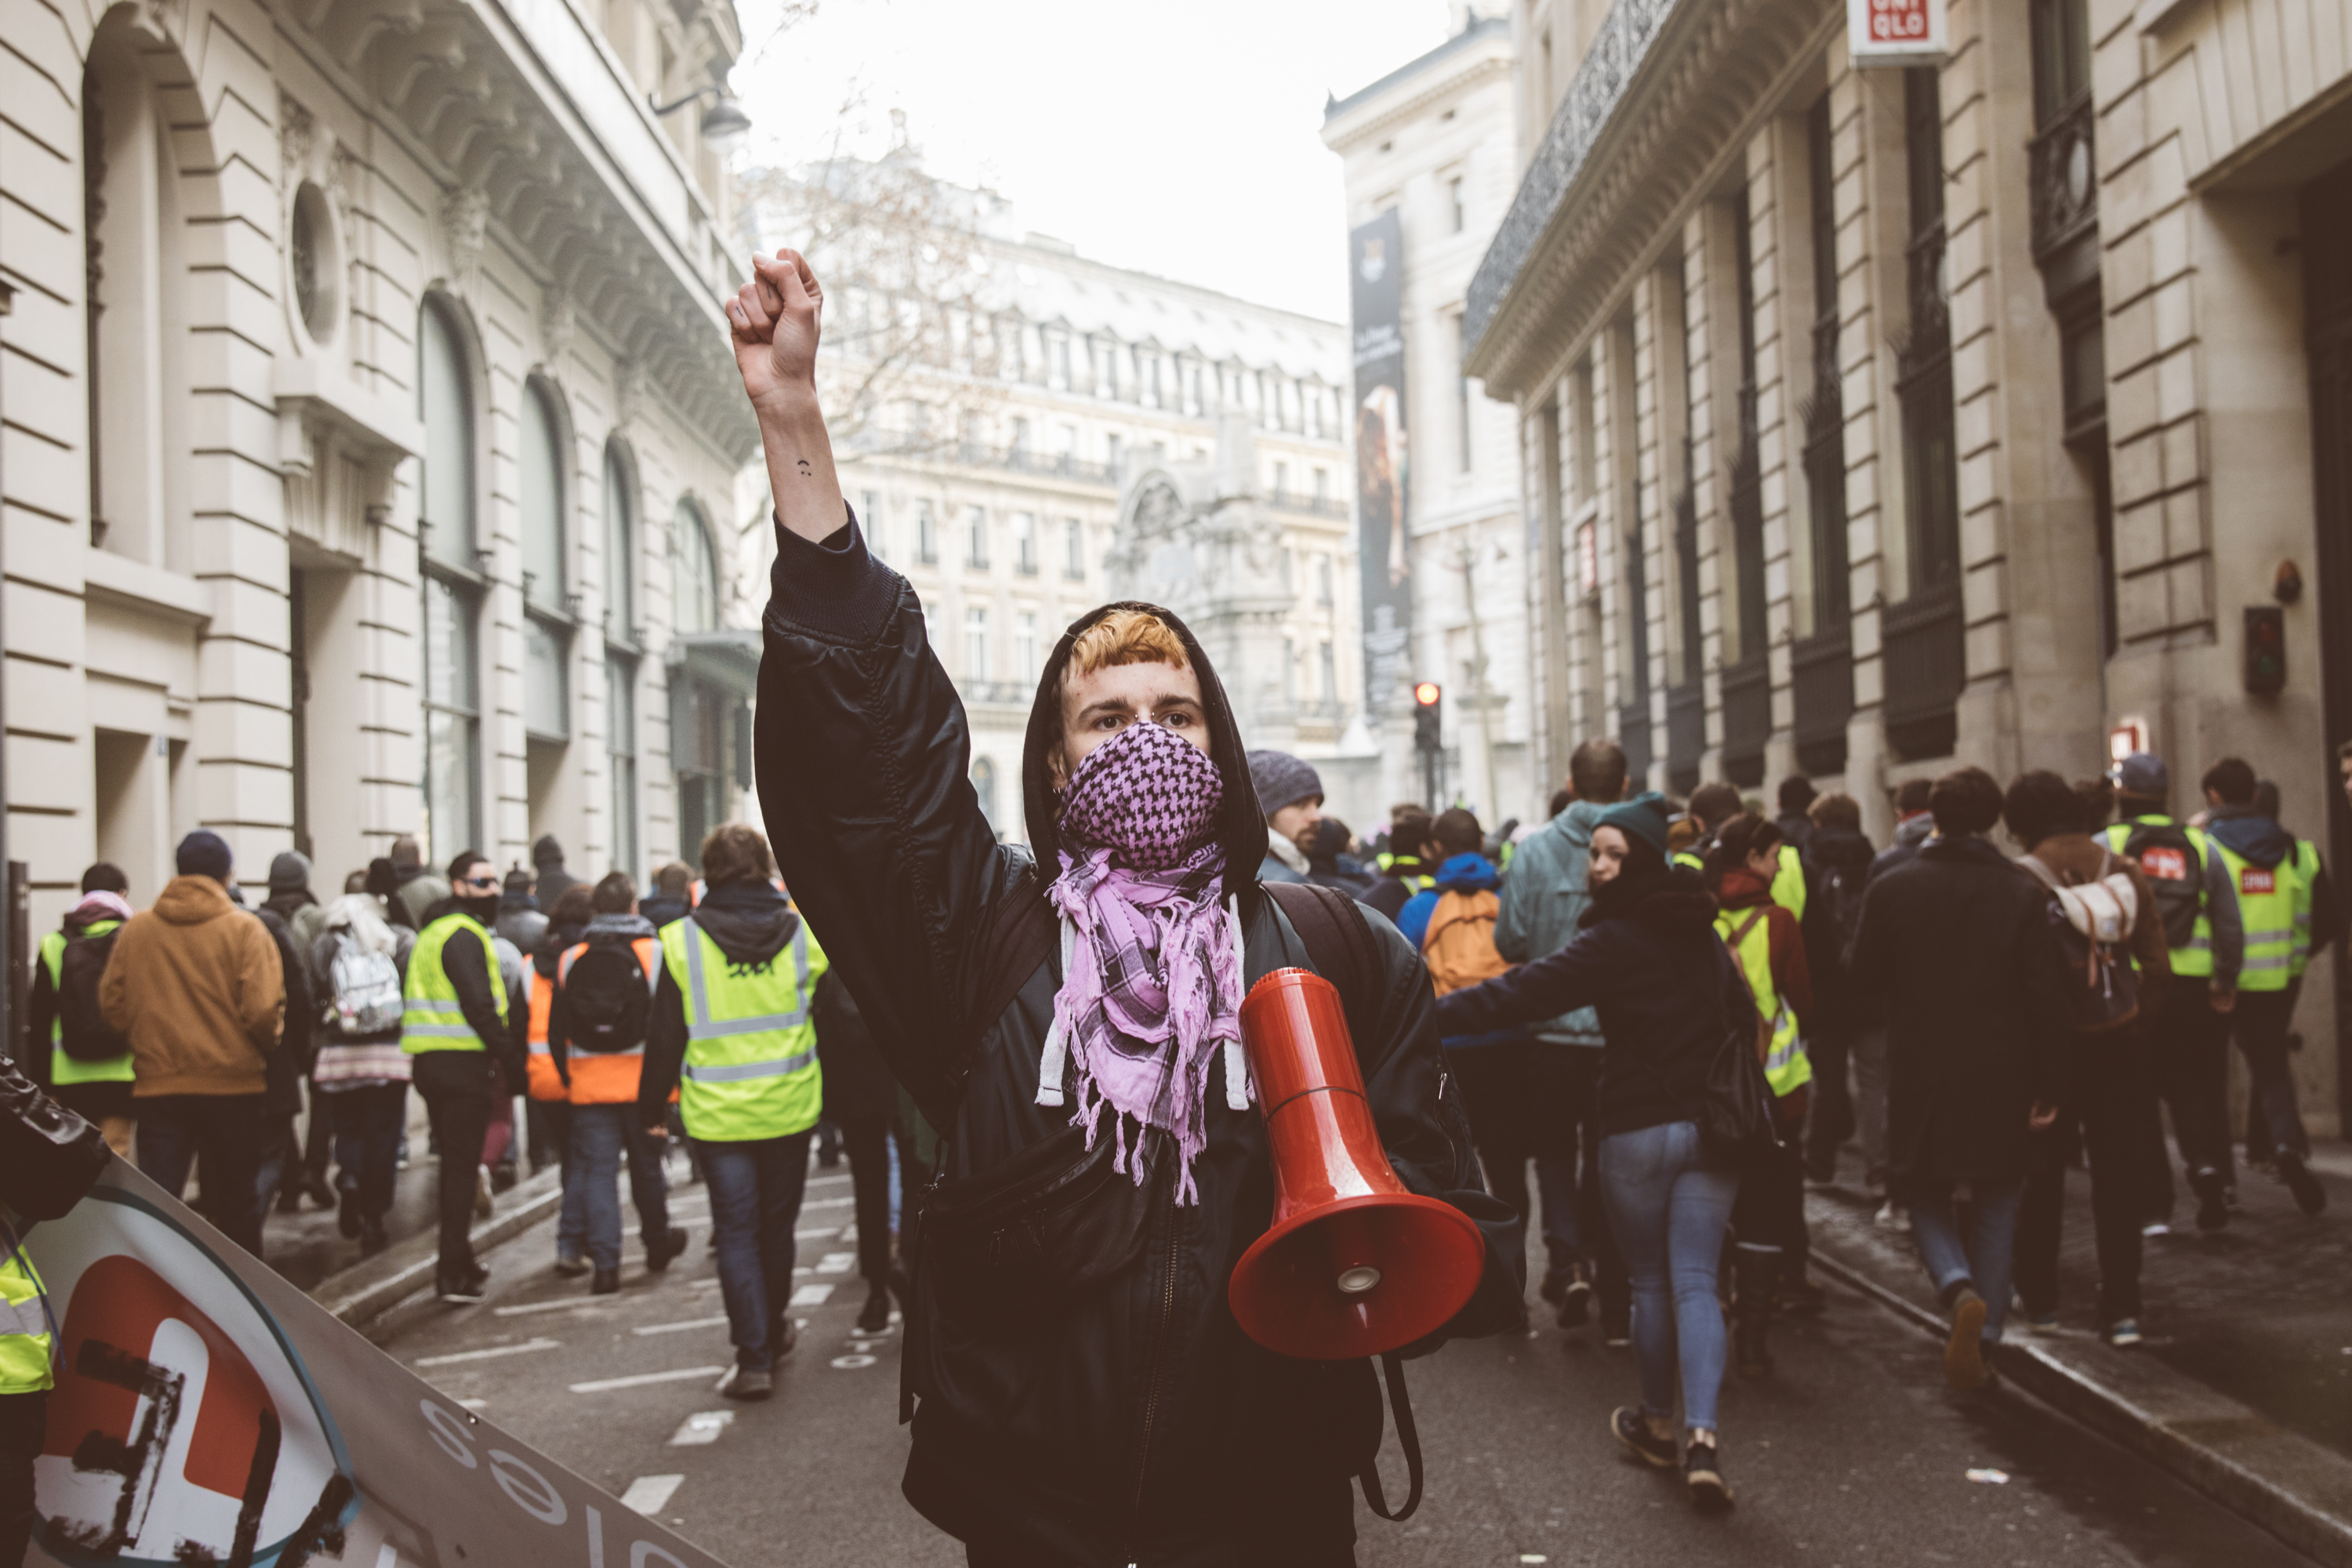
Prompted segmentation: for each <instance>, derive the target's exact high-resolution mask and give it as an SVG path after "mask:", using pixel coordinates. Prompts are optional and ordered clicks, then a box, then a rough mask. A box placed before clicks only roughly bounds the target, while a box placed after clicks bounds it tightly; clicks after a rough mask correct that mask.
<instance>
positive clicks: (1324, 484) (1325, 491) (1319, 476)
mask: <svg viewBox="0 0 2352 1568" xmlns="http://www.w3.org/2000/svg"><path fill="white" fill-rule="evenodd" d="M1316 406H1318V407H1320V406H1322V405H1321V404H1320V403H1319V402H1318V404H1317V405H1316ZM1330 499H1331V470H1330V469H1328V468H1318V469H1316V470H1315V506H1316V510H1318V511H1319V510H1322V507H1323V504H1324V503H1325V502H1326V501H1328V500H1330Z"/></svg>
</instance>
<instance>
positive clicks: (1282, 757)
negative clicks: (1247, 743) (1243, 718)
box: [1249, 752, 1323, 882]
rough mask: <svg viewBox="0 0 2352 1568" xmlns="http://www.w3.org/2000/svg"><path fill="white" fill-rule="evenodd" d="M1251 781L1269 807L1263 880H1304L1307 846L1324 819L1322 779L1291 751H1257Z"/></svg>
mask: <svg viewBox="0 0 2352 1568" xmlns="http://www.w3.org/2000/svg"><path fill="white" fill-rule="evenodd" d="M1249 771H1250V784H1252V786H1253V787H1255V789H1256V791H1257V801H1258V805H1260V806H1261V807H1262V808H1264V810H1265V860H1264V861H1263V862H1261V863H1260V864H1259V866H1258V868H1257V875H1258V880H1260V881H1261V882H1304V881H1306V880H1307V869H1308V867H1307V846H1309V845H1310V844H1312V843H1313V842H1314V839H1315V829H1316V827H1317V826H1318V825H1319V824H1320V823H1321V822H1322V820H1323V781H1322V779H1321V778H1319V777H1318V776H1317V774H1316V772H1315V770H1314V769H1313V768H1311V767H1309V766H1308V765H1307V763H1302V762H1300V761H1299V760H1298V759H1297V757H1294V756H1292V755H1291V754H1290V753H1289V752H1251V753H1250V754H1249Z"/></svg>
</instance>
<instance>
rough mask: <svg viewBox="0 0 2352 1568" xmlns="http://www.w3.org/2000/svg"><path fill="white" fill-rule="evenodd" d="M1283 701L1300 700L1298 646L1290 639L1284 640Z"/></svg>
mask: <svg viewBox="0 0 2352 1568" xmlns="http://www.w3.org/2000/svg"><path fill="white" fill-rule="evenodd" d="M1282 700H1284V701H1285V702H1296V701H1297V700H1298V644H1297V641H1296V640H1295V639H1293V638H1290V637H1285V638H1283V639H1282Z"/></svg>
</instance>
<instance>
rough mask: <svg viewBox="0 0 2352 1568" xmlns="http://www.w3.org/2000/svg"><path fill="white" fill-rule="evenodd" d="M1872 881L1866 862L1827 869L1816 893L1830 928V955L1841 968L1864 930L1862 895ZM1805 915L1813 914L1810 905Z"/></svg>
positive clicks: (1814, 899)
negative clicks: (1855, 938)
mask: <svg viewBox="0 0 2352 1568" xmlns="http://www.w3.org/2000/svg"><path fill="white" fill-rule="evenodd" d="M1869 880H1870V865H1869V863H1868V862H1867V861H1865V862H1864V863H1863V864H1862V865H1860V866H1827V867H1824V868H1822V879H1821V885H1820V886H1819V887H1818V888H1817V889H1814V892H1813V902H1814V903H1816V904H1818V905H1819V906H1820V907H1821V911H1822V912H1821V919H1822V921H1824V922H1826V924H1827V926H1828V929H1829V932H1830V941H1831V942H1832V947H1831V949H1830V952H1832V954H1834V955H1835V957H1836V959H1837V962H1838V963H1839V964H1840V965H1841V966H1843V964H1844V963H1845V962H1846V959H1847V955H1848V954H1850V953H1852V952H1853V939H1854V937H1855V935H1856V934H1857V933H1858V932H1859V931H1861V930H1862V895H1863V891H1864V885H1865V884H1867V883H1868V881H1869ZM1806 912H1807V913H1809V914H1810V913H1811V906H1808V908H1807V911H1806Z"/></svg>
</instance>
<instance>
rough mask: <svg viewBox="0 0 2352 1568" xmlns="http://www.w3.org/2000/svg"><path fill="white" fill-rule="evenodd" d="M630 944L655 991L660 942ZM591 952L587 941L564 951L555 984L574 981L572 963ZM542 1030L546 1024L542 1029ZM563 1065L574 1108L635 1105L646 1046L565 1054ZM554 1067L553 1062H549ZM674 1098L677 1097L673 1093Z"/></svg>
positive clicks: (643, 940)
mask: <svg viewBox="0 0 2352 1568" xmlns="http://www.w3.org/2000/svg"><path fill="white" fill-rule="evenodd" d="M629 945H630V946H631V947H633V948H635V950H636V954H637V963H639V964H641V965H642V966H643V967H644V969H645V972H646V989H647V990H648V991H650V990H652V989H653V987H654V985H655V984H656V982H657V981H658V980H659V979H660V978H661V940H660V939H659V938H658V937H650V936H641V937H639V938H637V939H636V940H635V942H631V943H629ZM587 951H588V944H587V943H586V942H579V943H577V944H575V945H573V946H572V947H570V948H567V949H566V950H565V951H564V954H563V956H562V958H560V959H558V960H556V963H555V984H557V985H558V986H561V985H562V984H563V983H564V982H565V981H567V980H569V979H571V978H572V960H574V959H576V958H578V957H579V956H580V955H581V954H582V953H583V952H587ZM541 1027H542V1028H543V1027H544V1025H542V1026H541ZM563 1064H564V1066H565V1068H568V1069H569V1070H570V1072H571V1074H572V1104H574V1105H635V1103H636V1102H637V1080H638V1079H640V1078H642V1077H644V1076H645V1068H646V1043H645V1042H644V1041H643V1040H639V1041H638V1042H637V1043H636V1044H635V1045H634V1046H631V1047H629V1048H628V1049H627V1050H625V1051H572V1050H567V1051H565V1052H564V1053H563ZM549 1065H550V1066H551V1067H552V1066H553V1062H552V1059H551V1061H550V1063H549ZM670 1098H671V1099H673V1100H675V1099H676V1098H677V1096H676V1095H675V1094H672V1095H671V1097H670Z"/></svg>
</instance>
